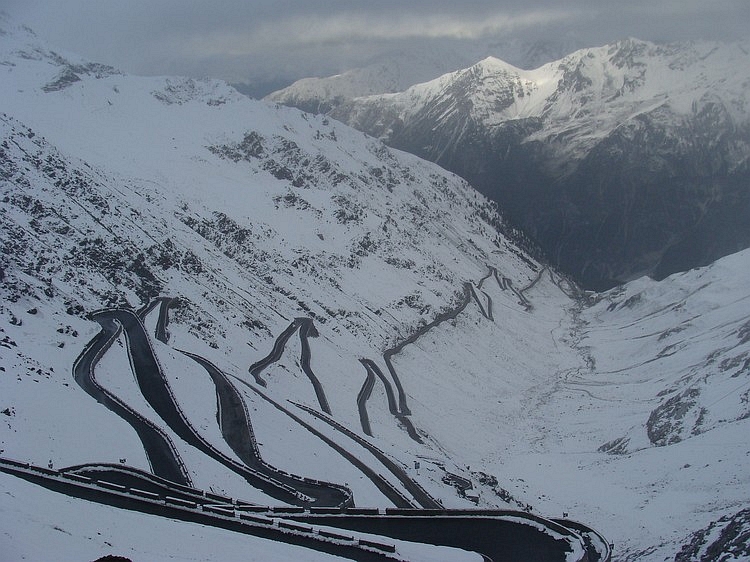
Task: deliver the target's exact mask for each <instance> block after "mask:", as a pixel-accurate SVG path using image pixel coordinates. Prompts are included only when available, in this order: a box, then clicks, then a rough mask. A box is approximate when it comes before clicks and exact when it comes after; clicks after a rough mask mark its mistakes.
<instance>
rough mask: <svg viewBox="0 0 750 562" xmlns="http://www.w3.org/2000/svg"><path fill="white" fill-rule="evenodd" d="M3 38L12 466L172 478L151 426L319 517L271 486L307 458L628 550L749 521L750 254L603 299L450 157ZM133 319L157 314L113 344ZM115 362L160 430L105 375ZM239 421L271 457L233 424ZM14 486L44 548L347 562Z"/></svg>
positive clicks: (128, 391)
mask: <svg viewBox="0 0 750 562" xmlns="http://www.w3.org/2000/svg"><path fill="white" fill-rule="evenodd" d="M3 30H4V33H2V34H0V45H1V48H0V53H1V56H0V60H1V61H2V62H3V64H2V65H0V69H1V70H0V72H2V73H3V80H0V97H2V99H3V100H4V107H3V112H4V113H3V115H2V116H1V119H0V128H1V131H2V135H1V136H2V140H0V160H1V161H2V166H1V167H0V170H2V176H0V189H1V190H2V196H1V197H2V206H1V207H0V229H1V231H2V235H1V237H0V240H1V241H2V245H3V252H2V256H1V257H0V260H1V261H0V271H1V274H0V292H1V294H2V304H1V305H0V330H2V331H1V332H0V350H1V351H2V353H0V413H1V414H2V415H1V416H0V419H2V421H3V424H2V426H1V427H2V429H1V430H0V449H2V452H1V453H0V455H1V456H2V457H11V458H15V459H17V460H19V461H22V462H31V463H32V464H35V465H41V466H52V469H53V470H57V469H60V468H64V467H71V466H77V465H92V464H95V465H99V464H101V463H107V464H114V465H118V466H121V465H126V466H129V467H132V469H138V470H142V471H144V472H158V470H159V468H160V467H159V465H158V464H156V465H155V463H154V462H153V461H152V458H151V457H150V456H149V454H148V453H147V451H146V447H144V443H143V441H142V439H141V438H140V437H139V435H141V433H145V431H143V430H142V431H141V433H139V432H138V431H137V430H135V426H136V425H137V424H133V423H131V421H128V419H131V420H132V418H133V417H137V418H138V419H142V420H145V421H144V422H143V423H144V424H145V425H148V424H150V426H152V427H154V428H155V429H154V430H153V433H156V434H159V435H162V436H164V440H165V441H167V440H168V441H170V442H171V443H172V444H173V451H172V454H173V455H174V456H175V457H176V458H179V459H181V462H182V463H183V465H184V467H185V475H186V478H187V479H189V480H190V482H191V483H192V485H193V486H194V487H195V488H196V489H198V490H206V491H208V492H209V493H213V494H214V495H216V496H218V497H222V496H232V497H235V498H239V499H242V500H245V501H249V502H253V503H257V504H261V505H275V506H283V505H286V504H289V503H294V502H297V503H301V504H309V503H310V501H309V500H308V499H305V498H301V499H300V498H299V497H297V498H296V499H292V498H290V497H289V494H287V495H286V496H284V498H285V499H280V498H281V497H282V495H283V493H284V492H286V489H284V488H283V486H281V485H278V484H275V485H272V486H268V487H266V488H263V487H261V486H256V485H249V484H248V478H250V479H251V480H252V477H254V478H256V482H257V480H261V479H262V477H263V475H265V476H266V477H267V479H268V478H270V477H269V476H268V475H269V474H272V475H273V476H274V478H275V477H277V476H278V475H279V474H282V475H283V476H285V478H286V482H294V481H300V480H302V479H304V482H305V484H306V485H307V486H308V488H307V489H308V490H315V489H316V487H317V489H330V488H331V486H330V485H334V486H339V488H338V489H339V490H350V491H351V493H352V497H353V499H354V501H355V503H356V505H357V506H359V507H365V506H372V507H377V508H388V507H393V506H395V505H400V504H399V502H405V503H407V504H410V505H413V506H415V507H419V506H424V505H425V504H428V503H429V502H430V501H433V502H439V503H441V504H442V505H444V506H446V507H453V508H467V507H470V508H473V507H480V508H501V509H516V510H521V512H523V511H530V512H531V513H532V514H539V515H541V516H547V517H560V516H562V517H563V518H564V519H568V518H570V519H574V520H581V521H584V522H589V521H594V522H596V527H597V530H599V531H601V532H602V533H603V534H604V535H605V536H606V537H608V538H609V539H610V540H611V541H613V542H614V543H615V544H616V553H617V556H616V559H618V560H648V559H652V560H662V559H664V558H665V557H667V556H670V557H672V556H674V555H675V554H676V553H677V552H679V551H680V550H683V547H684V551H685V552H688V551H690V549H691V548H696V549H700V548H702V547H701V544H703V543H702V542H701V541H702V540H703V539H702V537H705V536H709V538H710V537H712V536H713V535H715V534H716V533H718V532H719V531H720V530H722V529H725V528H729V527H731V528H738V527H739V528H741V529H742V528H744V527H743V525H744V522H743V521H744V518H743V515H742V513H743V510H744V509H747V506H748V503H750V497H748V490H750V486H748V473H747V469H746V464H747V463H746V459H747V447H745V446H744V444H743V443H744V437H743V436H744V435H745V434H746V433H747V424H748V418H747V416H746V409H747V408H746V406H747V404H746V402H747V401H746V396H745V394H746V390H747V380H748V376H750V373H748V371H747V369H746V368H745V367H746V362H747V354H748V353H750V349H748V346H749V345H750V341H748V339H747V338H746V337H745V336H746V332H747V330H746V326H745V324H746V323H747V318H748V316H750V309H748V305H749V303H750V299H748V294H747V292H748V289H747V284H746V283H745V282H744V281H745V279H746V272H747V270H748V269H747V268H748V260H750V254H749V253H748V252H743V253H740V254H737V255H735V256H731V257H729V258H726V259H724V260H722V261H720V262H718V263H716V264H714V265H712V266H711V267H709V268H706V269H704V270H699V271H694V272H689V273H686V274H684V275H680V276H674V277H671V278H668V279H666V280H664V281H663V282H661V283H657V282H654V281H650V280H646V279H643V280H640V281H638V282H635V283H633V284H629V285H627V286H626V287H624V288H622V289H619V290H615V291H612V292H608V293H604V294H601V295H592V294H588V295H583V294H581V293H580V292H579V291H578V289H577V288H576V287H575V286H574V285H573V284H572V283H571V282H570V281H568V280H567V279H566V278H564V277H563V276H561V275H560V274H559V273H557V272H555V271H554V270H551V269H549V268H546V267H544V266H543V264H540V263H539V262H537V261H536V260H535V259H534V258H532V257H531V256H529V255H528V254H527V253H525V252H524V251H523V250H521V249H519V248H518V246H517V245H516V244H515V243H514V242H513V241H512V240H511V239H510V238H508V237H507V236H505V234H504V233H503V232H504V231H506V230H507V231H508V232H510V229H507V227H505V225H504V223H503V221H502V219H501V218H500V217H499V216H498V215H497V214H496V213H495V211H494V210H493V205H492V204H491V203H490V202H488V201H487V200H486V199H485V198H484V197H483V196H481V195H480V194H478V193H477V192H475V191H474V190H473V189H471V188H470V187H469V186H468V185H467V184H466V183H465V182H464V181H462V180H460V179H459V178H457V177H456V176H453V175H451V174H448V173H446V172H444V171H443V170H441V169H440V168H438V167H437V166H435V165H433V164H430V163H427V162H424V161H421V160H418V159H417V158H415V157H412V156H410V155H408V154H404V153H401V152H399V151H397V150H392V149H389V148H387V147H385V146H384V145H383V144H381V143H379V142H377V141H375V140H374V139H372V138H369V137H366V136H364V135H363V134H361V133H359V132H356V131H354V130H352V129H349V128H348V127H345V126H343V125H340V124H338V123H334V122H333V121H332V120H327V119H326V118H324V117H313V116H309V115H305V114H302V113H299V112H298V111H296V110H291V109H285V108H277V107H273V106H270V105H266V104H263V103H258V102H253V101H251V100H248V99H246V98H244V97H243V96H241V95H239V94H237V93H236V92H235V91H234V90H232V89H231V88H228V87H227V86H226V85H224V84H222V83H220V82H213V81H206V82H200V81H191V80H186V79H179V78H138V77H133V76H126V75H122V74H119V73H117V72H116V71H114V70H112V69H107V68H105V67H101V66H93V65H91V64H90V63H88V62H86V61H80V60H77V59H76V58H75V57H74V56H69V55H60V54H57V53H55V52H53V51H51V50H50V49H49V48H48V47H46V46H44V45H43V44H42V43H41V42H40V41H39V40H37V39H36V38H34V37H33V36H30V35H29V34H28V32H26V31H23V30H20V29H14V28H13V26H12V25H10V24H8V23H7V22H6V23H4V28H3ZM61 77H64V80H61ZM50 84H54V85H55V86H54V87H50V86H49V85H50ZM498 229H499V230H498ZM172 297H176V298H177V300H175V301H172V300H171V298H172ZM100 309H106V311H107V312H106V313H105V315H104V316H102V315H101V314H96V312H97V311H98V310H100ZM106 314H110V315H113V314H114V315H119V316H121V317H126V316H127V317H129V318H132V317H133V316H136V317H137V320H136V321H133V322H132V324H131V325H130V328H131V329H130V330H126V331H125V332H123V333H120V332H117V331H116V330H115V331H113V332H112V335H108V334H109V332H108V331H107V329H108V328H107V326H108V325H109V324H108V322H107V319H106ZM139 326H142V332H143V334H139V332H140V331H141V330H140V329H139ZM102 334H104V336H106V337H107V338H109V340H108V342H103V340H102V338H103V336H102ZM144 334H145V335H144ZM137 337H141V338H143V339H145V340H146V341H147V342H148V343H147V345H142V346H141V347H140V352H139V351H138V346H137V345H136V344H134V342H135V340H136V338H137ZM104 343H109V344H110V345H109V347H108V349H106V350H105V351H102V353H98V351H97V349H96V348H97V346H102V349H103V348H104ZM144 349H146V350H147V352H144ZM92 350H94V351H97V355H99V356H100V357H99V360H98V362H95V365H94V364H93V363H91V365H93V366H92V367H91V371H92V373H93V377H94V379H95V381H96V383H97V384H98V385H100V386H101V387H102V388H103V389H104V390H106V391H107V392H108V393H109V394H110V395H111V396H112V397H114V398H113V399H112V401H113V402H114V401H115V400H119V401H120V402H121V403H122V404H123V405H124V406H123V408H122V409H126V408H128V409H130V410H132V412H135V414H134V415H133V416H132V417H131V418H128V416H127V415H125V416H122V415H117V414H116V413H115V412H114V411H113V409H111V408H108V407H106V404H105V403H106V402H107V401H106V400H104V399H101V400H99V399H96V398H95V397H93V396H92V395H91V394H89V393H88V392H87V391H85V389H84V387H83V385H81V384H80V383H79V380H80V378H81V377H78V376H77V375H78V374H80V371H81V370H82V369H83V370H84V371H87V369H85V368H83V367H82V366H81V365H82V364H84V367H85V361H84V360H83V359H82V357H86V356H88V355H89V354H90V353H93V352H92ZM184 352H187V354H186V353H184ZM151 356H153V358H152V357H151ZM196 357H198V359H199V360H196ZM634 357H635V359H634ZM152 359H153V362H154V363H156V364H157V365H158V368H152V370H151V371H150V372H143V371H146V370H145V369H140V368H139V367H138V366H139V365H142V364H143V363H144V362H147V361H148V360H152ZM373 365H374V367H373ZM212 366H213V367H212ZM311 373H312V374H311ZM378 373H380V374H378ZM83 374H84V375H85V374H86V373H83ZM152 375H158V377H155V378H157V379H158V380H151V381H150V383H149V382H148V381H146V383H144V382H143V381H144V380H146V379H148V378H149V377H150V376H152ZM222 385H223V386H224V387H229V386H231V387H233V388H234V390H235V392H225V393H224V394H221V393H219V392H218V390H217V389H218V388H219V387H220V386H222ZM321 391H322V392H321ZM222 397H223V398H224V400H223V401H222V400H221V398H222ZM236 397H239V400H238V401H235V402H234V403H232V400H230V399H234V398H236ZM157 399H161V402H159V400H157ZM170 400H173V401H174V403H170ZM238 402H239V403H238ZM175 404H176V405H177V407H175V406H174V405H175ZM110 405H111V403H110ZM115 409H116V408H115ZM174 410H177V412H176V413H175V412H174ZM327 411H330V416H329V415H328V414H327V413H326V412H327ZM231 412H234V413H235V414H234V415H232V414H231ZM237 412H241V413H242V414H244V415H245V416H246V418H247V420H245V422H244V427H242V428H240V429H241V430H242V432H245V433H247V432H248V431H250V430H251V431H252V434H253V436H254V440H255V442H254V445H253V444H251V445H250V446H249V447H246V448H245V449H243V448H242V447H241V444H240V445H238V443H237V442H236V440H233V439H231V438H230V439H227V434H228V433H229V434H230V437H231V435H239V434H240V432H239V430H238V431H237V432H233V431H228V427H231V424H232V423H235V422H237V423H238V420H240V419H241V417H242V416H241V415H240V414H239V413H237ZM363 412H364V413H365V414H366V419H367V421H368V422H369V423H368V424H365V423H364V422H363V419H365V417H364V416H363ZM136 414H137V416H136ZM181 416H182V417H181ZM248 420H249V424H248ZM699 421H700V423H698V422H699ZM146 422H148V423H146ZM191 432H192V433H191ZM256 449H257V454H258V456H259V457H260V459H261V461H262V462H261V461H256V460H248V457H250V456H252V454H253V451H254V450H256ZM236 463H241V464H243V465H244V466H245V468H244V469H243V468H242V467H238V465H237V464H236ZM263 463H265V464H266V465H267V466H268V467H271V468H270V469H264V470H265V472H264V470H259V471H256V472H257V473H258V474H256V473H253V474H252V475H251V476H248V470H246V468H247V466H248V465H250V464H255V465H256V466H258V465H261V464H263ZM686 465H689V466H686ZM84 468H85V467H84ZM271 469H274V470H275V473H274V471H273V470H271ZM266 482H267V480H266ZM0 487H2V493H3V498H4V501H3V502H0V519H1V520H2V521H3V532H4V536H5V537H7V541H8V542H10V544H11V546H12V549H11V550H9V551H10V552H12V553H13V555H14V557H17V558H21V557H23V556H26V557H35V558H39V557H42V558H44V557H49V556H50V555H51V549H53V548H54V549H55V554H54V556H55V557H57V558H64V559H83V558H92V559H93V558H94V557H96V556H103V555H105V554H112V553H114V554H120V555H126V556H129V557H131V558H133V559H138V558H146V559H167V558H168V557H169V558H170V559H192V558H194V557H195V556H196V552H199V553H201V554H200V555H203V556H205V557H211V556H212V553H215V552H217V549H219V548H223V547H224V543H225V542H227V541H228V542H229V546H227V548H230V549H231V550H230V551H228V552H234V551H235V550H236V551H240V549H244V551H243V553H244V554H247V556H248V557H249V558H250V559H253V557H254V558H255V559H258V560H263V559H269V558H271V559H293V558H295V557H299V556H303V557H305V558H306V559H307V558H310V559H321V560H325V559H331V558H332V557H331V556H330V555H328V554H326V553H321V552H317V551H314V552H311V551H304V553H302V554H300V551H299V550H297V548H296V547H293V546H290V545H286V544H276V543H274V542H272V541H269V540H266V539H261V538H258V537H243V539H246V540H243V541H240V540H238V539H237V538H236V535H231V536H227V535H226V533H224V532H223V531H219V530H216V529H206V528H203V527H201V528H199V529H195V528H194V526H193V524H191V523H187V522H186V523H182V524H179V527H177V529H176V528H175V526H177V525H178V524H177V523H175V522H174V521H162V520H161V519H159V520H157V522H154V520H153V516H151V515H146V514H141V513H135V512H127V511H124V510H120V509H113V508H107V509H106V510H100V509H97V508H98V506H95V505H93V506H92V504H91V503H89V502H84V501H83V500H80V499H77V498H72V497H65V496H61V495H59V494H57V493H53V492H49V491H47V490H44V489H41V488H38V487H32V486H30V485H29V484H27V483H26V482H25V481H22V480H19V479H17V478H15V477H11V476H8V475H7V474H5V473H3V474H2V475H0ZM310 493H313V492H312V491H311V492H310ZM285 500H289V501H285ZM337 501H338V500H337ZM529 516H531V515H529ZM277 525H278V522H277ZM529 527H533V526H529ZM541 527H542V529H544V528H545V527H544V526H543V525H541ZM123 529H124V531H123ZM144 529H149V530H151V529H157V530H158V531H159V532H161V533H163V534H162V535H160V536H161V537H162V538H163V540H160V541H157V542H154V541H151V540H147V539H146V538H144V537H143V530H144ZM178 529H179V530H178ZM547 532H548V533H549V530H548V531H547ZM98 533H101V534H98ZM711 533H713V535H712V534H711ZM358 536H359V535H358ZM371 538H372V537H371ZM196 539H197V540H196ZM704 542H705V541H704ZM45 545H50V546H49V549H47V548H48V547H46V546H45ZM396 548H397V554H398V555H399V556H401V557H402V558H405V559H409V560H441V559H442V560H463V559H465V560H476V559H478V556H477V555H475V554H473V553H468V552H466V551H458V550H456V549H453V548H447V547H434V548H433V547H430V546H428V545H419V544H414V543H409V542H406V541H398V542H397V543H396ZM222 552H223V551H222ZM203 553H205V554H203ZM568 554H569V559H577V558H579V557H581V556H582V554H583V552H582V551H581V550H580V549H578V550H575V549H570V550H569V553H568Z"/></svg>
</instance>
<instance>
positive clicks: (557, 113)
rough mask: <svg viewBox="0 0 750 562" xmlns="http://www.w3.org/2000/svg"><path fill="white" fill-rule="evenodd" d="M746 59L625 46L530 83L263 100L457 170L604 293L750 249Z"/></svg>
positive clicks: (578, 55)
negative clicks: (316, 114)
mask: <svg viewBox="0 0 750 562" xmlns="http://www.w3.org/2000/svg"><path fill="white" fill-rule="evenodd" d="M749 53H750V44H747V43H744V44H742V43H737V44H718V43H684V44H670V45H656V44H652V43H648V42H644V41H639V40H636V39H627V40H624V41H620V42H618V43H615V44H612V45H607V46H604V47H599V48H591V49H583V50H579V51H576V52H574V53H572V54H570V55H568V56H566V57H564V58H562V59H560V60H558V61H555V62H551V63H548V64H545V65H543V66H541V67H539V68H536V69H534V70H522V69H519V68H516V67H514V66H512V65H510V64H508V63H505V62H503V61H501V60H498V59H496V58H492V57H490V58H487V59H484V60H482V61H481V62H479V63H477V64H475V65H473V66H470V67H468V68H466V69H463V70H459V71H456V72H452V73H449V74H445V75H443V76H441V77H439V78H436V79H435V80H431V81H429V82H425V83H422V84H418V85H414V86H412V87H410V88H408V89H406V90H404V91H402V92H400V93H391V94H381V95H368V96H360V97H353V96H352V95H351V94H352V90H351V89H347V86H346V84H347V81H346V78H347V77H346V76H341V77H338V78H337V79H336V81H334V80H333V79H330V81H329V82H326V83H327V84H328V86H329V89H328V93H327V97H323V98H321V97H320V95H319V93H314V94H313V93H311V92H310V91H308V89H307V88H306V84H305V83H298V84H297V85H295V86H292V87H290V88H287V89H285V90H283V91H282V92H280V93H278V94H274V95H272V96H270V99H276V100H279V101H282V102H285V103H290V104H292V105H297V106H299V107H305V108H306V109H315V107H313V106H317V108H318V109H324V110H325V111H326V112H327V113H328V114H329V115H331V116H332V117H334V118H336V119H338V120H340V121H342V122H345V123H347V124H349V125H351V126H353V127H355V128H358V129H360V130H362V131H365V132H367V133H369V134H371V135H374V136H376V137H379V138H381V139H383V140H384V141H385V142H386V143H388V144H389V145H391V146H393V147H396V148H400V149H403V150H406V151H409V152H412V153H414V154H417V155H419V156H421V157H423V158H426V159H428V160H432V161H434V162H437V163H438V164H440V165H441V166H443V167H445V168H446V169H448V170H451V171H453V172H456V173H457V174H459V175H461V176H462V177H464V178H466V179H467V180H469V181H470V182H471V183H472V185H474V186H475V187H476V188H477V189H479V190H480V191H481V192H483V193H484V194H485V195H487V196H488V197H490V198H491V199H493V200H495V201H497V202H498V204H499V205H500V208H501V209H502V211H503V212H504V213H506V214H507V216H508V217H509V218H510V220H511V221H512V222H513V223H515V224H516V225H518V226H520V227H521V228H522V229H523V230H524V231H525V232H526V233H527V234H528V235H529V236H531V238H532V239H534V240H536V241H537V242H538V243H539V244H540V246H541V247H542V248H543V249H544V250H545V251H546V253H547V255H548V256H549V258H550V259H551V260H552V261H553V263H555V264H557V265H559V266H560V267H561V268H562V269H563V270H565V271H567V272H569V273H570V274H572V275H574V276H575V278H576V279H578V280H579V281H580V282H581V283H583V284H584V285H585V286H587V287H589V288H595V289H603V288H607V287H611V286H612V285H614V284H616V283H620V282H623V281H626V280H629V279H633V278H635V277H638V276H640V275H644V274H649V275H653V276H655V277H657V278H663V277H664V276H666V275H668V274H670V273H673V272H675V271H682V270H685V269H689V268H691V267H696V266H699V265H705V264H708V263H710V262H711V261H713V260H715V259H716V258H718V257H720V256H722V255H726V254H728V253H731V252H734V251H737V250H739V249H742V248H745V247H747V246H748V245H750V168H749V158H750V106H749V105H748V98H747V90H748V85H750V54H749ZM350 77H354V75H353V74H352V75H350ZM353 84H357V82H356V81H354V82H353Z"/></svg>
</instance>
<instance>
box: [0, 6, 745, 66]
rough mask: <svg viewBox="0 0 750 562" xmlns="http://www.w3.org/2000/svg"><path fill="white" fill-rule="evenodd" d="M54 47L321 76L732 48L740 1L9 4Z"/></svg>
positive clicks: (741, 27)
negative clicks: (483, 54)
mask: <svg viewBox="0 0 750 562" xmlns="http://www.w3.org/2000/svg"><path fill="white" fill-rule="evenodd" d="M5 1H6V7H5V10H6V11H7V12H8V13H9V14H10V15H11V16H12V17H13V18H15V19H16V20H18V21H22V22H25V23H27V24H28V25H30V26H31V27H33V28H34V29H36V30H37V31H38V33H39V35H41V36H43V37H45V38H47V39H48V40H49V41H51V42H52V43H54V44H57V45H60V46H61V47H62V48H65V49H68V50H72V51H76V52H79V53H81V54H83V55H85V56H86V57H88V58H91V59H96V60H99V61H102V62H107V63H110V64H114V65H116V66H119V67H121V68H123V69H124V70H126V71H129V72H134V73H145V74H166V73H170V74H172V73H178V74H189V75H208V76H218V77H221V78H227V79H234V80H238V79H243V78H245V79H247V78H256V79H257V78H260V79H262V78H264V77H265V78H273V77H274V76H275V77H285V78H292V77H298V76H302V75H316V74H317V75H321V74H327V73H330V72H335V71H337V70H342V69H344V68H346V67H347V66H350V65H356V64H361V63H362V62H363V61H364V60H366V59H367V58H370V57H372V56H373V55H374V54H377V53H378V52H381V51H384V50H388V49H394V48H399V47H404V48H408V47H410V46H414V45H425V44H430V43H435V42H446V41H460V42H464V43H465V42H471V41H477V42H478V41H491V40H503V39H508V38H512V37H525V38H529V39H539V38H544V37H555V36H561V35H565V36H568V37H575V38H576V39H577V40H579V42H580V43H582V44H591V45H594V44H602V43H606V42H609V41H613V40H616V39H620V38H623V37H626V36H633V37H639V38H643V39H651V40H666V41H669V40H678V39H679V40H682V39H700V38H708V39H730V40H731V39H737V38H739V37H743V36H745V35H746V34H747V31H746V28H747V23H748V22H750V2H748V0H700V1H697V0H648V1H647V0H629V1H627V2H622V1H617V2H614V1H608V0H570V1H565V2H564V1H561V0H558V1H549V0H546V1H542V0H513V1H501V2H499V1H489V0H463V1H461V2H455V0H450V1H448V0H434V1H428V0H407V1H404V0H368V1H361V0H296V1H292V0H221V1H220V2H207V1H201V2H199V1H196V0H96V1H92V0H5Z"/></svg>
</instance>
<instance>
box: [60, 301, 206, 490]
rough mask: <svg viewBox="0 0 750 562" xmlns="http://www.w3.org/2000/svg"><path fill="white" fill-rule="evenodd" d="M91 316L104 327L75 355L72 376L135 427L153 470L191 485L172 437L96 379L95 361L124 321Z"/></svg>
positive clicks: (112, 341) (109, 317)
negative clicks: (76, 356)
mask: <svg viewBox="0 0 750 562" xmlns="http://www.w3.org/2000/svg"><path fill="white" fill-rule="evenodd" d="M92 319H93V320H95V321H96V322H97V323H98V324H99V325H100V326H101V331H100V332H99V333H98V334H97V335H96V336H95V337H94V338H93V339H92V340H91V341H90V342H89V343H88V344H87V345H86V347H85V348H84V350H83V351H82V352H81V354H80V355H79V356H78V358H76V360H75V362H74V364H73V378H74V379H75V381H76V383H78V385H79V386H80V387H81V388H82V389H83V390H84V391H85V392H86V393H87V394H89V395H90V396H91V397H92V398H94V399H96V400H97V401H98V402H99V403H101V404H102V405H104V406H105V407H107V408H108V409H109V410H111V411H112V412H114V413H115V414H117V415H118V416H119V417H121V418H122V419H123V420H125V421H126V422H128V423H129V424H130V425H131V427H133V429H134V430H135V431H136V433H137V434H138V437H139V438H140V440H141V443H142V444H143V448H144V451H145V453H146V457H147V459H148V462H149V465H150V466H151V470H153V472H154V474H156V475H158V476H161V477H162V478H166V479H167V480H172V481H173V482H178V483H180V484H184V485H188V486H189V485H191V481H190V476H189V475H188V471H187V469H186V468H185V465H184V464H183V463H182V460H181V458H180V456H179V453H178V452H177V449H176V448H175V446H174V443H173V442H172V440H171V439H170V438H169V437H168V436H167V435H166V434H165V433H164V432H163V431H162V430H161V429H160V428H159V427H157V426H156V425H154V424H153V423H152V422H151V421H149V420H147V419H146V418H144V417H143V416H141V415H140V414H138V413H137V412H136V411H135V410H133V409H132V408H131V407H130V406H128V405H127V404H126V403H125V402H123V401H122V400H120V399H119V398H118V397H117V396H115V395H114V394H112V393H111V392H109V391H108V390H106V389H105V388H104V387H102V386H101V385H100V384H99V383H98V381H97V380H96V377H95V376H94V369H95V367H96V364H97V363H98V362H99V360H100V359H101V358H102V356H103V355H104V353H106V351H107V350H108V349H109V348H110V347H111V345H112V344H113V343H114V342H115V340H117V338H118V337H119V336H120V334H121V332H122V325H121V324H119V323H118V322H117V321H116V320H115V319H114V318H112V317H111V316H109V315H108V314H107V312H98V313H94V314H92ZM128 349H129V350H130V347H128Z"/></svg>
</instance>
